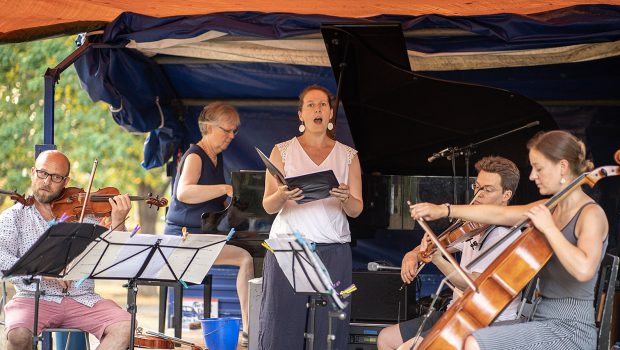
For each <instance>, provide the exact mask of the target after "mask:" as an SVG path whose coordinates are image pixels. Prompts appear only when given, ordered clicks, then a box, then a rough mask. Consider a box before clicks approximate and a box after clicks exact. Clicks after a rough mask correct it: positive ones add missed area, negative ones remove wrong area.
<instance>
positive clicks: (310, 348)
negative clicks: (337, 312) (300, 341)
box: [304, 296, 327, 350]
mask: <svg viewBox="0 0 620 350" xmlns="http://www.w3.org/2000/svg"><path fill="white" fill-rule="evenodd" d="M317 306H327V301H326V300H324V299H322V298H321V297H320V296H319V299H315V298H314V297H313V296H309V297H308V303H307V304H306V307H307V308H308V323H307V324H306V333H304V338H306V346H305V350H314V332H315V330H314V328H315V325H314V320H315V318H316V307H317Z"/></svg>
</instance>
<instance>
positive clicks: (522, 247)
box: [419, 166, 620, 349]
mask: <svg viewBox="0 0 620 350" xmlns="http://www.w3.org/2000/svg"><path fill="white" fill-rule="evenodd" d="M617 175H620V167H618V166H603V167H599V168H597V169H595V170H593V171H591V172H588V173H584V174H582V175H580V176H578V177H577V178H575V179H574V180H573V181H572V182H571V183H570V184H569V185H568V186H567V187H566V188H564V189H563V190H562V191H560V192H558V193H557V194H555V195H554V196H553V197H551V198H550V199H549V200H547V201H546V202H545V206H546V207H547V208H549V209H550V210H551V209H553V208H555V207H556V206H557V204H558V203H559V202H560V201H562V200H563V199H564V198H566V196H567V195H568V194H570V193H571V192H572V191H573V190H575V189H577V188H579V186H581V185H582V184H587V185H589V186H590V187H594V185H595V184H596V183H597V182H598V181H599V180H601V179H602V178H605V177H608V176H617ZM528 225H529V227H528ZM526 227H527V228H526ZM522 229H525V230H524V231H523V232H522V233H521V234H520V235H519V237H518V238H517V239H516V240H515V241H514V242H513V243H512V244H511V245H509V246H508V247H507V248H506V249H505V250H504V251H503V252H502V253H501V254H500V255H499V256H498V257H497V259H495V261H493V263H492V264H491V265H490V266H489V267H488V268H487V269H486V270H485V271H484V272H483V273H482V274H481V275H480V276H479V277H478V278H477V279H476V281H475V288H468V289H467V290H466V291H465V292H464V293H463V295H462V296H461V297H460V298H459V299H458V300H456V301H455V302H454V304H453V305H452V307H450V308H449V309H448V310H447V311H446V312H445V313H444V314H443V315H442V317H441V318H440V319H439V320H438V321H437V323H435V325H434V326H433V328H431V330H430V331H429V332H428V333H427V335H426V337H424V340H423V341H422V343H421V344H420V346H419V349H461V348H462V347H463V345H464V344H465V340H466V339H467V337H468V336H469V335H471V334H472V333H473V332H474V331H476V330H478V329H480V328H484V327H487V326H489V325H490V324H491V323H492V322H493V321H494V320H495V318H496V317H497V316H498V315H499V314H500V313H501V312H502V310H503V309H504V308H505V307H506V306H507V305H508V304H509V303H510V302H511V301H512V299H514V298H515V297H516V296H517V295H518V294H519V293H520V292H521V290H522V289H523V288H525V286H526V285H527V284H528V283H529V281H530V280H532V279H533V278H534V277H535V276H536V274H538V272H539V271H540V270H541V269H542V268H543V267H544V266H545V264H546V263H547V261H548V260H549V259H550V258H551V256H552V255H553V249H552V248H551V246H550V245H549V242H548V241H547V239H546V238H545V236H544V234H542V233H541V232H540V231H538V230H537V229H536V228H535V227H534V226H533V225H530V220H529V219H524V220H522V221H521V222H519V223H517V224H516V225H515V226H514V227H513V228H512V229H511V231H510V232H509V233H508V234H507V235H506V236H505V237H504V238H503V239H502V240H500V241H499V242H498V243H496V245H499V244H501V243H503V242H504V241H505V240H506V239H508V237H510V236H511V235H513V234H518V232H520V231H521V230H522ZM475 262H476V260H474V261H473V262H472V264H474V263H475Z"/></svg>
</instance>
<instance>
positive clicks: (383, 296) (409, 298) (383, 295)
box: [351, 271, 417, 323]
mask: <svg viewBox="0 0 620 350" xmlns="http://www.w3.org/2000/svg"><path fill="white" fill-rule="evenodd" d="M353 283H354V284H355V286H356V287H357V291H356V292H354V293H353V296H352V300H351V322H379V323H396V322H398V321H404V320H408V319H411V318H413V317H415V316H417V315H416V312H415V310H416V308H415V302H416V295H415V290H414V288H413V284H412V285H407V286H405V287H404V288H403V289H402V290H400V287H401V286H402V285H403V282H402V280H401V278H400V273H397V272H386V271H376V272H375V271H353Z"/></svg>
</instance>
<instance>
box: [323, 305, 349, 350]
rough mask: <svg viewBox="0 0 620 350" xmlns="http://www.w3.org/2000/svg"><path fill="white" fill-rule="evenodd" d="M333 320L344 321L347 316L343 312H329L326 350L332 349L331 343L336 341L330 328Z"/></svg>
mask: <svg viewBox="0 0 620 350" xmlns="http://www.w3.org/2000/svg"><path fill="white" fill-rule="evenodd" d="M334 318H337V319H339V320H341V321H344V319H345V318H347V315H346V314H345V313H344V311H340V310H336V311H330V312H329V322H328V329H327V350H331V349H332V343H333V342H334V340H336V335H335V334H334V330H333V327H332V322H333V321H334Z"/></svg>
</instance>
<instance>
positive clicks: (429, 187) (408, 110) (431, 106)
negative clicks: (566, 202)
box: [232, 23, 557, 241]
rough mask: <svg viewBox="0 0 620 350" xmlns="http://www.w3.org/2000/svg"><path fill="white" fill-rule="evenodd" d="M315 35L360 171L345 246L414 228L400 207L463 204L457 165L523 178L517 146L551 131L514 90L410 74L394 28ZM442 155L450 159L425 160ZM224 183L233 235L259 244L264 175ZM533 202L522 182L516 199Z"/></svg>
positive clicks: (522, 152) (339, 28) (523, 157)
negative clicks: (233, 217) (487, 159)
mask: <svg viewBox="0 0 620 350" xmlns="http://www.w3.org/2000/svg"><path fill="white" fill-rule="evenodd" d="M321 32H322V35H323V38H324V41H325V45H326V48H327V52H328V55H329V59H330V62H331V65H332V69H333V72H334V76H335V78H336V80H337V82H338V94H337V95H338V96H337V100H338V101H337V103H336V108H338V104H339V102H341V104H342V106H343V107H344V111H345V115H346V118H347V121H348V125H349V127H350V130H351V134H352V138H353V141H354V143H355V145H354V147H355V148H356V149H357V150H358V151H359V153H358V156H359V159H360V163H361V167H362V172H363V195H364V212H363V213H362V215H360V217H358V218H357V219H354V220H350V223H351V229H352V234H353V238H354V239H355V238H364V237H372V235H373V234H374V232H375V231H376V230H383V229H390V230H411V229H414V228H415V225H414V222H413V221H412V220H411V218H410V217H409V214H408V210H407V204H406V201H407V200H410V201H415V202H417V201H431V202H436V203H444V202H452V203H464V202H466V201H467V200H468V196H469V195H471V192H468V188H469V183H471V181H472V179H468V178H467V176H466V175H467V174H466V172H465V169H464V168H467V170H468V173H474V172H475V171H474V169H473V164H474V162H475V161H476V160H478V159H479V158H481V157H483V156H486V155H499V156H504V157H506V158H508V159H511V160H513V161H514V162H515V163H516V164H517V165H518V166H519V168H520V169H521V171H522V173H523V174H527V171H528V168H529V165H528V161H527V152H526V149H525V144H526V141H527V140H528V139H529V138H531V137H532V136H533V135H534V134H535V133H537V132H539V131H541V130H550V129H556V128H557V125H556V123H555V122H554V121H553V119H552V118H551V115H550V114H549V113H548V112H547V111H546V110H545V109H544V108H543V107H542V106H541V105H539V104H538V103H536V102H535V101H533V100H531V99H528V98H526V97H524V96H522V95H519V94H517V93H515V92H511V91H506V90H502V89H497V88H493V87H487V86H480V85H473V84H467V83H461V82H455V81H446V80H441V79H435V78H432V77H428V76H425V75H422V74H419V73H416V72H414V71H412V69H411V67H410V64H409V59H408V56H407V48H406V44H405V38H404V35H403V32H402V28H401V26H400V24H399V23H379V24H359V23H356V24H347V23H342V24H328V25H323V26H322V27H321ZM515 129H516V130H517V131H516V132H511V131H514V130H515ZM501 134H507V135H504V136H502V137H498V138H496V139H493V140H490V141H488V142H483V143H480V144H478V143H479V142H480V141H483V140H487V139H489V138H492V137H494V136H497V135H501ZM468 146H472V147H468ZM446 148H450V149H451V150H452V151H453V152H454V153H453V154H449V152H448V153H445V154H442V155H444V156H451V157H450V158H451V161H448V160H446V159H444V158H442V157H438V158H439V159H436V160H435V161H433V162H432V163H429V157H431V156H433V155H435V156H437V153H438V152H439V151H440V150H444V149H446ZM469 164H471V165H469ZM466 165H469V166H466ZM232 184H233V188H234V193H235V194H234V196H235V201H236V202H237V203H238V204H239V205H238V208H237V209H238V212H237V216H238V217H239V218H244V220H242V222H244V224H243V225H240V226H239V227H238V228H239V229H242V230H243V229H246V230H247V231H248V232H250V233H248V234H247V237H258V238H260V239H262V238H264V237H265V232H268V231H269V228H270V222H271V221H270V220H273V216H269V215H267V214H266V213H265V212H264V210H263V209H262V204H261V202H262V191H263V184H264V173H262V172H235V173H233V174H232ZM528 189H529V190H528ZM536 195H537V194H536V191H535V189H534V188H532V187H531V185H529V184H528V181H527V176H522V181H521V184H520V189H519V191H518V194H517V197H516V199H515V201H516V202H526V201H529V200H531V199H533V198H532V197H533V196H536ZM436 225H437V226H436V227H434V228H437V229H441V226H442V225H445V222H439V223H436ZM242 230H241V231H242ZM239 231H240V230H238V232H239ZM242 235H243V234H242ZM246 239H249V238H246ZM257 241H258V239H257Z"/></svg>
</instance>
